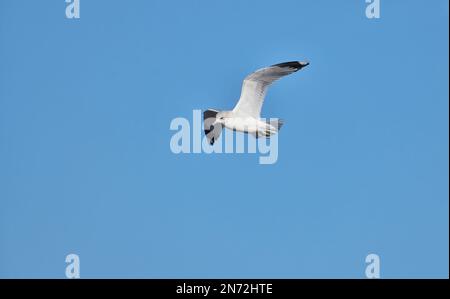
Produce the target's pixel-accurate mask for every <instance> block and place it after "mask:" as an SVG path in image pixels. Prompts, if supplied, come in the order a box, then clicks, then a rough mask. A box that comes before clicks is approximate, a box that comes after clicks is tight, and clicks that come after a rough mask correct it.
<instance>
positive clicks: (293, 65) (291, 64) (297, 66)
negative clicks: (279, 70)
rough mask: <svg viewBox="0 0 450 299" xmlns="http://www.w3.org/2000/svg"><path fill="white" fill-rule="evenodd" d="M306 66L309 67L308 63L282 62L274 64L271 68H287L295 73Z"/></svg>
mask: <svg viewBox="0 0 450 299" xmlns="http://www.w3.org/2000/svg"><path fill="white" fill-rule="evenodd" d="M308 65H309V62H302V61H289V62H283V63H278V64H274V65H272V66H277V67H288V68H293V69H295V71H298V70H301V69H302V68H304V67H305V66H308Z"/></svg>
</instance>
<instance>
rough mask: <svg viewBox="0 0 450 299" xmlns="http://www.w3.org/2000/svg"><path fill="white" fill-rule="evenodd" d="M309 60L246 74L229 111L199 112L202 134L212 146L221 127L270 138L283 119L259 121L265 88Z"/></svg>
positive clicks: (305, 64) (300, 67)
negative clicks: (203, 131)
mask: <svg viewBox="0 0 450 299" xmlns="http://www.w3.org/2000/svg"><path fill="white" fill-rule="evenodd" d="M307 65H309V62H300V61H292V62H285V63H279V64H275V65H272V66H269V67H266V68H262V69H259V70H257V71H256V72H254V73H252V74H250V75H248V76H247V77H246V78H245V79H244V83H243V84H242V91H241V97H240V99H239V101H238V102H237V104H236V106H235V107H234V109H233V110H231V111H217V110H213V109H209V110H206V111H205V112H204V113H203V119H204V129H205V135H206V136H207V138H208V141H209V143H210V144H211V145H212V144H214V142H215V141H216V140H217V138H218V137H219V136H220V134H221V132H222V129H223V127H225V128H227V129H230V130H233V131H239V132H244V133H249V134H252V135H254V136H255V137H256V138H258V137H259V136H264V137H270V136H271V135H272V134H275V133H277V132H278V131H279V130H280V128H281V126H282V125H283V121H282V120H281V119H278V120H276V121H263V120H261V107H262V105H263V103H264V98H265V96H266V93H267V90H268V88H269V86H270V84H272V83H273V82H275V81H276V80H278V79H280V78H281V77H284V76H287V75H290V74H292V73H295V72H297V71H298V70H301V69H302V68H304V67H305V66H307Z"/></svg>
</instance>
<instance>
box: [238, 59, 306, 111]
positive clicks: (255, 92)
mask: <svg viewBox="0 0 450 299" xmlns="http://www.w3.org/2000/svg"><path fill="white" fill-rule="evenodd" d="M307 65H309V63H308V62H299V61H292V62H285V63H279V64H275V65H272V66H269V67H266V68H263V69H260V70H257V71H256V72H254V73H252V74H250V75H248V76H247V77H246V78H245V79H244V83H243V85H242V92H241V97H240V99H239V101H238V103H237V104H236V106H235V107H234V109H233V112H235V113H236V114H237V115H242V116H251V117H254V118H260V114H261V107H262V105H263V103H264V98H265V96H266V92H267V89H268V87H269V85H270V84H272V83H273V82H275V81H276V80H278V79H280V78H281V77H284V76H287V75H290V74H292V73H295V72H296V71H298V70H301V69H302V68H304V67H305V66H307Z"/></svg>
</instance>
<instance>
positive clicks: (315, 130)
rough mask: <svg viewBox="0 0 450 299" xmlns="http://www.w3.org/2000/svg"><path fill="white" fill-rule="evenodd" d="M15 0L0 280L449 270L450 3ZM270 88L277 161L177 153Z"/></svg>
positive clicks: (0, 158)
mask: <svg viewBox="0 0 450 299" xmlns="http://www.w3.org/2000/svg"><path fill="white" fill-rule="evenodd" d="M431 2H432V3H430V1H425V0H410V1H404V0H403V1H385V0H384V1H383V0H382V1H381V18H380V19H378V20H369V19H367V18H366V17H365V5H366V4H365V1H363V0H352V1H325V0H319V1H298V0H283V1H265V0H258V1H256V0H249V1H239V2H238V1H223V0H220V1H219V0H215V1H207V0H189V1H185V0H183V1H181V0H179V1H174V0H172V1H162V0H158V1H155V0H152V1H147V0H145V1H144V0H134V1H107V0H96V1H85V0H81V11H80V12H81V18H80V19H78V20H68V19H66V18H65V6H66V4H65V3H64V1H63V0H51V1H31V0H29V1H13V0H1V1H0V277H3V278H5V277H19V278H23V277H32V278H43V277H46V278H64V277H65V276H64V273H65V266H66V264H65V256H66V255H68V254H70V253H76V254H78V255H79V256H80V261H81V276H82V277H84V278H99V277H102V278H103V277H105V278H108V277H114V278H119V277H126V278H172V277H178V278H190V277H202V278H364V271H365V261H364V260H365V257H366V255H367V254H369V253H376V254H378V255H379V256H380V259H381V276H382V277H385V278H406V277H414V278H418V277H426V278H431V277H448V273H449V268H448V267H449V266H448V265H449V260H448V256H449V239H448V238H449V231H448V224H449V218H448V209H449V193H448V191H449V189H448V179H449V177H448V176H449V169H448V165H449V161H448V157H449V148H448V144H449V140H448V134H449V132H448V122H449V115H448V108H449V107H448V98H449V93H448V80H449V78H448V71H449V70H448V65H449V61H448V53H449V49H448V34H449V32H448V18H449V16H448V1H446V0H436V1H431ZM290 60H309V61H310V62H311V65H310V66H309V67H308V68H307V69H304V70H302V71H301V72H299V73H297V74H295V75H293V76H290V77H287V78H284V79H283V80H281V81H279V82H277V83H276V84H275V85H274V86H273V87H272V88H271V90H270V91H269V94H268V97H267V99H266V103H265V106H264V107H263V116H266V117H272V116H275V117H282V118H283V119H284V120H285V126H284V127H283V129H282V130H281V132H280V134H279V157H278V161H277V163H276V164H274V165H260V164H258V156H257V155H255V154H228V155H224V154H222V155H220V154H216V155H214V154H213V155H207V154H185V155H175V154H173V153H172V152H171V150H170V146H169V142H170V138H171V137H172V135H173V134H174V132H173V131H170V130H169V125H170V122H171V120H172V119H173V118H175V117H186V118H188V119H190V118H191V117H192V110H193V109H206V108H221V109H230V108H232V107H233V105H234V104H235V101H236V100H237V98H238V97H239V93H240V88H241V82H242V79H243V78H244V77H245V76H246V75H247V74H248V73H250V72H252V71H254V70H256V69H258V68H260V67H264V66H267V65H271V64H274V63H279V62H284V61H290Z"/></svg>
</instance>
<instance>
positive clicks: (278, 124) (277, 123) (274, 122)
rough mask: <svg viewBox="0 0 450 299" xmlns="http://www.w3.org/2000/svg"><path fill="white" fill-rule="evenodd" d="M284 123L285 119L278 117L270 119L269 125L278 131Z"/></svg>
mask: <svg viewBox="0 0 450 299" xmlns="http://www.w3.org/2000/svg"><path fill="white" fill-rule="evenodd" d="M283 124H284V120H282V119H276V120H270V121H269V125H270V126H271V127H273V128H275V129H276V130H277V132H278V131H279V130H280V129H281V127H282V126H283Z"/></svg>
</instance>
